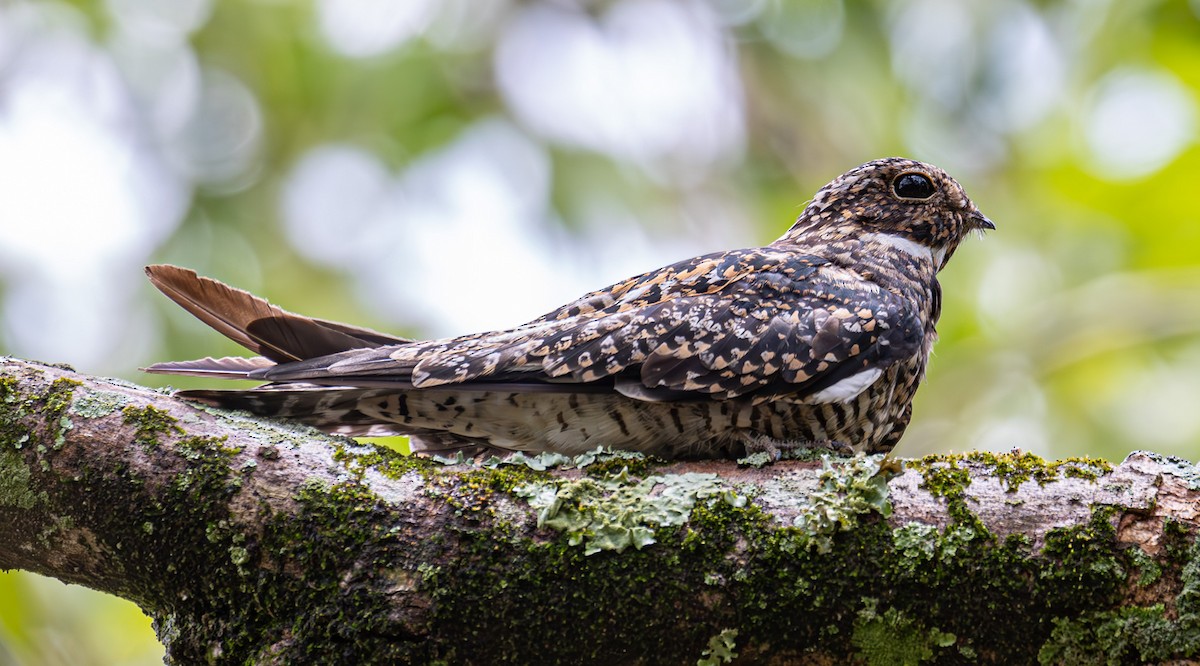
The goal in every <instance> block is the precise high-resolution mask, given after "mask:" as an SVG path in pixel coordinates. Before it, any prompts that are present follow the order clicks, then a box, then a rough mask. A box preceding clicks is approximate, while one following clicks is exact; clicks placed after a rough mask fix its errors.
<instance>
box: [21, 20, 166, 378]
mask: <svg viewBox="0 0 1200 666" xmlns="http://www.w3.org/2000/svg"><path fill="white" fill-rule="evenodd" d="M19 11H25V10H10V11H8V12H3V13H2V14H0V21H3V20H11V21H24V20H27V18H28V16H26V17H25V18H23V17H21V16H20V15H18V14H17V12H19ZM9 25H11V23H10V24H9ZM26 25H27V27H28V28H29V29H28V30H27V31H26V32H24V33H23V35H22V39H23V43H22V48H21V49H19V50H16V51H9V52H6V53H5V55H6V56H7V58H6V59H5V61H4V62H3V63H0V65H2V67H0V69H2V70H3V72H4V76H3V86H4V90H5V95H4V97H3V99H2V101H0V276H2V277H3V280H4V284H5V286H6V287H7V291H6V294H5V298H4V301H3V306H2V307H3V310H2V320H3V325H2V327H0V334H2V335H3V337H4V341H5V343H6V347H7V348H8V349H9V350H11V351H12V352H13V353H15V354H18V355H21V356H25V357H29V358H42V359H47V360H56V361H66V362H70V363H75V364H77V365H79V366H80V367H81V368H83V369H87V370H92V371H99V370H108V371H116V370H117V369H120V368H122V367H123V366H126V364H127V363H128V364H132V363H133V362H134V358H131V357H130V355H129V354H133V353H135V350H133V349H131V348H130V345H129V343H130V342H131V341H136V342H137V343H138V344H142V345H144V344H145V342H146V338H148V337H153V331H154V326H153V325H150V324H148V323H147V322H146V321H144V318H143V317H141V316H139V315H138V313H137V312H136V311H135V306H133V301H134V294H135V290H136V288H137V286H138V285H139V283H140V275H138V273H137V272H136V271H129V270H128V269H129V267H130V266H137V265H138V264H140V263H141V262H142V261H143V259H144V257H146V256H148V255H149V253H150V252H151V251H152V249H153V248H154V247H155V246H156V245H157V244H158V243H159V242H161V241H162V240H163V239H165V238H166V237H167V236H168V235H169V234H170V233H171V231H172V230H173V229H174V228H175V226H176V225H177V224H178V222H179V220H180V218H181V216H182V214H183V212H184V209H185V206H186V203H187V200H188V196H189V190H188V187H187V185H186V184H185V183H184V182H183V181H182V180H181V179H179V178H178V177H177V176H175V175H173V173H172V172H171V170H169V169H166V168H164V164H163V162H162V160H161V159H160V157H159V156H158V155H157V153H156V152H155V151H154V150H153V149H152V148H151V147H150V145H149V142H148V137H147V136H145V135H144V134H142V133H141V128H142V127H144V126H143V125H142V124H141V123H139V122H138V121H137V113H136V110H135V108H134V106H133V105H132V103H131V97H130V95H129V92H128V90H127V89H126V88H125V86H124V84H123V81H122V80H121V77H120V76H119V75H118V72H117V70H116V67H115V66H114V63H113V61H112V60H111V59H110V58H109V57H108V55H107V54H106V53H105V52H103V51H101V50H99V49H97V48H95V47H94V46H92V45H91V44H90V43H89V42H88V41H87V40H86V38H84V37H83V36H82V35H81V34H80V33H78V32H75V31H73V30H71V29H69V28H68V29H64V28H63V27H62V24H58V25H57V27H54V28H47V29H43V27H39V22H38V21H37V20H36V19H34V20H30V21H29V23H27V24H26ZM43 25H44V24H43ZM135 358H136V357H135ZM126 367H127V366H126Z"/></svg>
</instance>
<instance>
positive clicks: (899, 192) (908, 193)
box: [892, 173, 933, 199]
mask: <svg viewBox="0 0 1200 666" xmlns="http://www.w3.org/2000/svg"><path fill="white" fill-rule="evenodd" d="M892 191H893V192H895V193H896V196H898V197H900V198H901V199H928V198H929V197H931V196H933V183H931V182H930V181H929V179H928V178H926V177H925V176H923V175H921V174H919V173H902V174H900V175H899V176H896V180H893V181H892Z"/></svg>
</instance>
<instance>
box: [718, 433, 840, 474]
mask: <svg viewBox="0 0 1200 666" xmlns="http://www.w3.org/2000/svg"><path fill="white" fill-rule="evenodd" d="M744 445H745V448H746V457H745V458H743V459H742V460H744V461H746V464H750V465H755V466H757V467H761V466H762V465H764V464H769V463H773V462H775V461H778V460H785V459H787V460H819V459H820V458H821V456H822V455H824V454H827V453H832V454H834V455H836V456H839V457H850V456H853V455H854V449H853V448H852V447H851V446H850V445H849V444H847V443H845V442H841V441H837V440H833V439H817V440H811V439H798V440H797V439H775V438H773V437H767V436H766V435H757V434H750V435H746V437H745V440H744ZM742 460H739V461H738V462H742Z"/></svg>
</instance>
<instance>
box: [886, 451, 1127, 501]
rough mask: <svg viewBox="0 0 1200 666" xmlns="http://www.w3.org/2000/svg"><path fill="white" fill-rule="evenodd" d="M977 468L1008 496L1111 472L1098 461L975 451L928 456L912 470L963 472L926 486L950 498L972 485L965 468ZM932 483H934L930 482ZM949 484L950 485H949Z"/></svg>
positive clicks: (1103, 463)
mask: <svg viewBox="0 0 1200 666" xmlns="http://www.w3.org/2000/svg"><path fill="white" fill-rule="evenodd" d="M964 464H966V465H978V466H981V467H982V468H984V469H985V470H986V471H987V473H988V474H989V475H990V476H995V477H997V478H999V479H1000V482H1001V484H1003V485H1004V487H1005V489H1007V490H1008V491H1009V492H1015V491H1016V490H1017V489H1018V488H1020V487H1021V484H1023V483H1026V482H1028V481H1035V482H1036V483H1037V484H1038V485H1045V484H1047V483H1049V482H1051V481H1057V480H1058V479H1059V478H1061V477H1064V476H1065V477H1070V478H1077V479H1088V480H1091V481H1095V480H1096V479H1098V478H1100V477H1101V476H1102V475H1104V474H1107V473H1108V472H1111V471H1112V465H1111V464H1110V463H1108V462H1107V461H1105V460H1099V459H1095V458H1066V459H1064V460H1055V461H1047V460H1045V459H1044V458H1042V457H1041V456H1037V455H1034V454H1032V453H1027V452H1026V453H1021V452H1016V451H1014V452H1011V453H991V452H988V451H973V452H970V453H955V454H948V455H936V456H926V457H924V458H922V459H920V460H917V461H913V462H912V463H910V466H912V467H914V468H916V469H918V470H921V471H922V472H925V473H928V472H936V471H937V470H959V471H962V472H964V473H963V474H962V475H961V476H956V477H954V478H948V477H943V478H941V479H930V478H929V476H928V475H927V476H926V482H927V485H926V487H928V488H929V489H930V492H933V493H934V494H936V495H938V496H941V497H951V496H952V495H953V494H955V493H956V492H957V489H958V488H962V487H965V486H966V485H969V484H970V476H969V474H966V473H965V470H963V469H962V466H963V465H964ZM931 481H932V482H931ZM946 484H948V485H946Z"/></svg>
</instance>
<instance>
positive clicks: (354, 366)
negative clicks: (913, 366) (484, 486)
mask: <svg viewBox="0 0 1200 666" xmlns="http://www.w3.org/2000/svg"><path fill="white" fill-rule="evenodd" d="M923 336H924V329H923V328H922V326H921V324H920V317H919V313H917V312H915V311H913V310H912V308H911V306H909V305H907V304H906V302H905V301H904V299H902V298H900V297H899V296H897V295H895V294H892V293H890V292H888V291H886V290H882V289H880V288H879V287H877V286H876V285H874V284H872V283H870V282H867V281H865V280H864V279H863V278H861V277H860V276H857V275H856V274H853V273H850V272H848V271H845V270H844V269H839V268H836V267H833V266H830V265H828V262H826V261H825V260H823V259H820V258H818V257H812V256H803V255H796V254H794V253H786V252H780V251H774V250H739V251H734V252H726V253H720V254H714V255H707V256H704V257H697V258H695V259H691V260H688V261H685V262H680V263H678V264H675V265H673V266H669V267H667V268H665V269H662V270H660V271H655V272H653V273H647V274H645V275H641V276H637V277H635V278H631V279H630V280H626V281H625V282H621V283H618V284H616V285H613V286H612V287H610V288H608V289H605V290H600V291H598V292H593V293H592V294H588V295H586V296H584V297H583V298H581V299H579V300H577V301H575V302H573V303H570V304H567V305H565V306H563V307H562V308H559V309H558V310H555V311H554V312H551V313H549V314H547V315H546V316H544V317H541V318H539V319H536V320H534V321H532V322H530V323H529V324H526V325H524V326H521V327H518V328H516V329H512V330H509V331H499V332H495V333H488V334H482V335H479V336H474V337H467V338H453V339H446V340H433V341H429V342H423V343H413V344H408V345H402V346H398V347H383V348H378V349H371V350H359V351H351V352H345V353H343V354H338V355H336V356H333V357H326V358H319V359H313V360H311V361H308V362H303V363H289V364H283V365H280V366H276V367H274V368H272V369H270V370H268V371H265V372H260V373H256V376H258V377H260V378H262V379H268V380H271V381H313V380H315V381H320V382H338V383H345V384H350V385H353V384H357V383H358V382H359V381H364V382H370V383H371V384H372V385H380V384H385V383H387V382H388V381H394V382H397V383H404V384H406V385H409V386H413V387H416V388H429V387H433V386H441V385H447V384H454V385H459V386H462V387H463V388H475V387H478V386H485V385H486V384H488V383H490V382H505V383H508V384H510V385H511V384H514V383H516V384H519V383H528V384H540V385H542V386H543V387H545V386H546V385H551V386H559V387H560V388H561V390H574V389H573V387H579V386H580V385H581V384H582V385H585V386H588V385H591V384H592V383H595V382H598V381H600V380H611V381H613V382H615V383H616V387H617V390H620V391H621V392H622V393H625V394H627V395H630V396H632V397H638V398H642V399H650V400H655V399H681V398H698V397H705V396H707V397H711V398H718V399H720V398H731V397H736V396H740V395H745V394H747V393H751V392H753V391H758V390H767V391H775V390H778V391H787V392H795V391H801V392H805V393H807V394H810V395H813V396H819V395H821V392H822V391H824V390H825V389H827V388H829V387H830V386H833V385H835V384H837V382H839V381H842V380H843V379H848V378H850V377H854V376H855V375H859V373H862V372H864V371H868V372H869V371H872V370H876V369H878V370H882V369H885V368H886V367H887V366H889V365H890V364H891V363H893V362H895V361H896V360H897V359H900V358H905V357H908V356H911V355H912V354H913V353H915V352H916V351H917V349H918V348H919V345H920V344H922V339H923ZM631 380H632V381H631ZM868 383H869V382H868ZM864 387H865V385H864ZM830 395H831V397H833V398H836V397H837V396H838V393H837V392H836V391H835V392H833V393H831V394H830Z"/></svg>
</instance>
